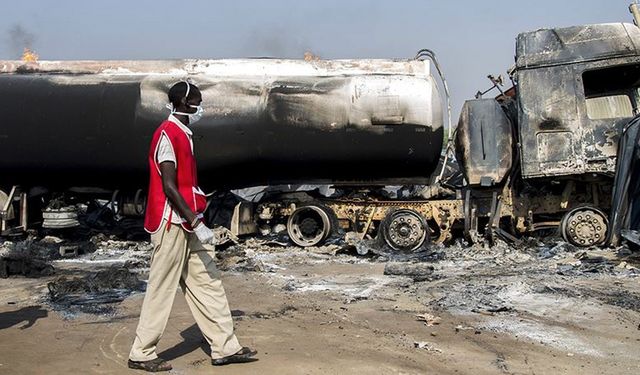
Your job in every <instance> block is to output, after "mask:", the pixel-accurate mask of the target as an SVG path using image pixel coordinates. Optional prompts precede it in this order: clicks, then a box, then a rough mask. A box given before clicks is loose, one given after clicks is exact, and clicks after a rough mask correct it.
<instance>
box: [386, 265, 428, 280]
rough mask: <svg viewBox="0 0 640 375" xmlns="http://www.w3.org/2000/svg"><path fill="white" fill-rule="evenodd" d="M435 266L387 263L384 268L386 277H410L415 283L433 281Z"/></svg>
mask: <svg viewBox="0 0 640 375" xmlns="http://www.w3.org/2000/svg"><path fill="white" fill-rule="evenodd" d="M433 270H434V268H433V266H432V265H430V264H426V263H397V262H396V263H387V264H386V265H385V266H384V274H385V275H396V276H409V277H411V278H413V280H414V281H425V280H431V278H432V277H433Z"/></svg>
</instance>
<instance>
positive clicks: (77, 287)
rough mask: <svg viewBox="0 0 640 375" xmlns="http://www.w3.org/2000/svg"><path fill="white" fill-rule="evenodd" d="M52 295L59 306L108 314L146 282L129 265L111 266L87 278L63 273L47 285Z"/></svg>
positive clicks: (57, 307) (54, 302)
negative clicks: (126, 266) (63, 274)
mask: <svg viewBox="0 0 640 375" xmlns="http://www.w3.org/2000/svg"><path fill="white" fill-rule="evenodd" d="M47 288H48V290H49V298H50V301H51V303H52V306H54V308H56V309H66V310H69V309H72V310H73V308H74V307H76V308H77V311H80V312H88V313H98V314H103V313H108V312H111V311H113V309H114V305H113V304H115V303H118V302H122V301H123V300H124V299H125V298H126V297H127V296H129V295H131V294H132V293H133V292H136V291H143V290H144V283H143V282H141V281H140V280H139V279H138V277H137V276H136V274H134V273H132V272H131V271H129V270H128V269H126V268H109V269H106V270H102V271H99V272H96V273H91V274H88V275H86V276H84V277H68V276H60V277H58V278H56V279H55V280H54V281H52V282H49V283H48V284H47Z"/></svg>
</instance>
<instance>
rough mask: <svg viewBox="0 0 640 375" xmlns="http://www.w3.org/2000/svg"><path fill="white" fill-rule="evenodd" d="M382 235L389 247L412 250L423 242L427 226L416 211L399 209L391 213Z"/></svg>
mask: <svg viewBox="0 0 640 375" xmlns="http://www.w3.org/2000/svg"><path fill="white" fill-rule="evenodd" d="M384 235H385V236H384V237H385V242H386V243H387V244H388V245H389V246H390V247H391V248H393V249H395V250H400V251H412V250H415V249H417V248H418V247H420V246H421V245H422V243H423V242H424V240H425V238H426V236H427V228H426V226H425V224H424V221H423V220H422V218H421V217H420V216H419V215H418V214H417V213H416V212H413V211H401V212H396V213H393V214H392V216H391V217H390V220H389V221H388V226H387V227H386V231H385V233H384Z"/></svg>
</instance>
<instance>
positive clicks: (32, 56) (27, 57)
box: [22, 47, 39, 63]
mask: <svg viewBox="0 0 640 375" xmlns="http://www.w3.org/2000/svg"><path fill="white" fill-rule="evenodd" d="M38 57H39V56H38V54H37V53H35V52H33V51H32V50H30V49H29V48H26V47H25V48H24V52H23V53H22V61H24V62H26V63H32V62H38Z"/></svg>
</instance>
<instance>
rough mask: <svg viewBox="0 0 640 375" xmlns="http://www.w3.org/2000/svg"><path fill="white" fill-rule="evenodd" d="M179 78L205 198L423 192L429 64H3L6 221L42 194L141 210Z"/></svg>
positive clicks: (434, 132)
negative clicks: (311, 187)
mask: <svg viewBox="0 0 640 375" xmlns="http://www.w3.org/2000/svg"><path fill="white" fill-rule="evenodd" d="M184 79H189V80H191V81H192V82H194V83H195V84H197V85H198V86H199V88H200V90H201V91H202V95H203V98H204V101H203V107H204V109H205V115H204V117H203V119H202V120H201V121H200V122H199V123H198V124H197V125H196V126H194V127H193V131H194V148H195V152H196V155H197V158H198V169H199V177H200V185H201V186H202V187H203V188H204V189H206V190H208V191H211V190H213V189H229V188H238V187H246V186H255V185H273V184H297V183H325V184H327V183H328V184H358V185H384V184H390V183H394V184H402V183H426V182H428V178H429V176H430V174H431V173H432V172H433V171H434V169H435V168H436V166H437V164H438V160H439V158H440V154H441V150H442V146H443V123H442V112H441V111H442V110H441V108H442V105H441V98H440V95H439V92H438V89H437V86H436V83H435V81H434V78H433V77H432V75H431V73H430V65H429V62H428V61H423V60H334V61H324V60H311V61H301V60H278V59H245V60H181V61H41V62H30V63H25V62H22V61H0V101H1V102H2V103H3V104H2V106H1V107H0V117H2V118H3V119H4V121H3V125H2V127H1V128H0V176H1V181H0V184H1V189H2V190H4V191H5V193H3V194H0V198H1V199H0V206H3V207H0V209H2V208H4V209H5V211H7V212H5V217H8V216H9V213H8V209H9V208H10V206H11V204H10V203H11V202H12V201H13V200H14V199H17V196H18V193H19V192H22V199H23V200H26V198H27V196H28V195H34V194H35V193H36V192H42V191H48V192H69V191H72V192H83V193H89V194H91V193H93V194H98V193H101V194H103V195H105V194H106V195H107V197H108V196H109V194H113V198H114V199H116V197H115V195H118V197H117V200H119V201H120V202H125V201H128V202H130V201H134V203H135V206H136V209H134V210H133V211H138V213H140V212H141V211H142V209H141V208H139V207H140V206H141V205H142V204H141V200H142V199H143V197H144V192H143V190H144V189H146V186H147V183H148V165H147V155H148V147H149V144H150V140H151V136H152V134H153V131H154V130H155V128H156V127H157V126H158V125H159V123H160V122H161V121H162V120H164V119H166V118H167V116H168V114H169V112H168V110H167V109H166V108H165V105H166V104H167V102H168V99H167V94H166V93H167V91H168V89H169V87H171V85H173V84H174V83H175V82H177V81H179V80H184ZM13 186H18V187H19V188H18V189H12V187H13ZM34 187H42V188H44V189H40V188H39V189H34ZM10 192H12V194H9V193H10ZM8 195H11V197H8ZM7 202H9V203H7ZM5 203H7V204H5ZM24 205H26V202H25V203H23V206H24ZM58 205H59V204H58ZM23 208H24V207H23ZM59 216H60V215H59ZM62 216H63V217H64V216H65V215H62ZM23 221H24V220H23ZM63 221H64V220H63ZM23 224H25V225H26V222H24V223H23ZM64 225H65V224H64V223H62V224H61V226H64ZM52 226H56V224H53V225H52Z"/></svg>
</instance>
